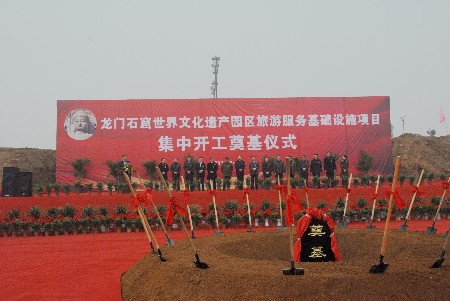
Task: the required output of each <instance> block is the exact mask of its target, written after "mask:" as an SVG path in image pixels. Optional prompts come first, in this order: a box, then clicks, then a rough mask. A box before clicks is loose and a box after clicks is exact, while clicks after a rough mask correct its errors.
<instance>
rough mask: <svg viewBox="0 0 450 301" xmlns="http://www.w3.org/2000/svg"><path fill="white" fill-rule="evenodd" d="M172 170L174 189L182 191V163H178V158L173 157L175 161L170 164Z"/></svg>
mask: <svg viewBox="0 0 450 301" xmlns="http://www.w3.org/2000/svg"><path fill="white" fill-rule="evenodd" d="M170 171H171V172H172V181H173V189H174V190H176V191H180V174H181V164H180V163H178V159H177V158H175V159H173V163H172V164H171V165H170Z"/></svg>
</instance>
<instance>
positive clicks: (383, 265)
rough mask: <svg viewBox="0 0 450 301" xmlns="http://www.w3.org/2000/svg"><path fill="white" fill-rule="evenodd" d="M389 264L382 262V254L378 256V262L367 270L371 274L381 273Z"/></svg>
mask: <svg viewBox="0 0 450 301" xmlns="http://www.w3.org/2000/svg"><path fill="white" fill-rule="evenodd" d="M388 266H389V264H388V263H384V262H383V256H382V255H381V256H380V263H379V264H374V265H372V267H371V268H370V270H369V273H371V274H383V273H384V271H386V269H387V268H388Z"/></svg>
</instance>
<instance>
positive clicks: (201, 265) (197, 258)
mask: <svg viewBox="0 0 450 301" xmlns="http://www.w3.org/2000/svg"><path fill="white" fill-rule="evenodd" d="M156 172H157V173H158V176H159V178H160V179H161V183H163V186H164V191H166V192H167V194H168V195H169V196H170V197H171V198H172V193H170V190H169V187H168V186H167V183H166V181H164V178H163V175H162V173H161V170H160V169H159V167H156ZM172 207H173V211H174V212H175V214H176V215H177V216H178V219H179V220H180V224H181V229H182V230H183V232H184V234H185V235H186V238H187V240H188V241H189V245H190V246H191V247H192V249H193V250H194V252H195V261H193V263H194V264H195V266H196V267H197V268H199V269H207V268H209V266H208V264H207V263H205V262H202V261H200V256H199V255H198V252H197V249H196V248H195V246H194V243H193V242H192V239H191V237H189V233H188V231H187V229H186V225H185V224H184V221H183V219H182V218H181V216H180V214H179V213H178V210H177V208H176V207H175V206H172Z"/></svg>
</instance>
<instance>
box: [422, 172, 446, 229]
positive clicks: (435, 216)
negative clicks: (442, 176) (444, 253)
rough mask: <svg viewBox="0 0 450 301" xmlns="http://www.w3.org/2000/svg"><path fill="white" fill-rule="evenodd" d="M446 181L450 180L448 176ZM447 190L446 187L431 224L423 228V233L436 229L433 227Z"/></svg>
mask: <svg viewBox="0 0 450 301" xmlns="http://www.w3.org/2000/svg"><path fill="white" fill-rule="evenodd" d="M447 182H450V178H449V179H448V180H447ZM446 192H447V189H445V190H444V193H443V194H442V197H441V201H440V202H439V207H438V208H437V210H436V214H435V215H434V220H433V223H432V224H431V227H428V228H427V229H426V230H425V234H436V231H437V229H436V228H435V227H434V225H435V224H436V221H437V217H438V214H439V211H440V210H441V206H442V202H443V201H444V197H445V193H446Z"/></svg>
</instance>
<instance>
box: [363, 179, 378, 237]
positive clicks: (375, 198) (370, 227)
mask: <svg viewBox="0 0 450 301" xmlns="http://www.w3.org/2000/svg"><path fill="white" fill-rule="evenodd" d="M379 184H380V175H378V178H377V186H376V187H375V194H374V197H373V205H372V215H371V216H370V225H368V226H367V227H366V228H367V229H369V230H372V229H375V228H376V227H375V226H374V225H373V217H374V215H375V204H376V203H377V197H376V196H377V193H378V185H379Z"/></svg>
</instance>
